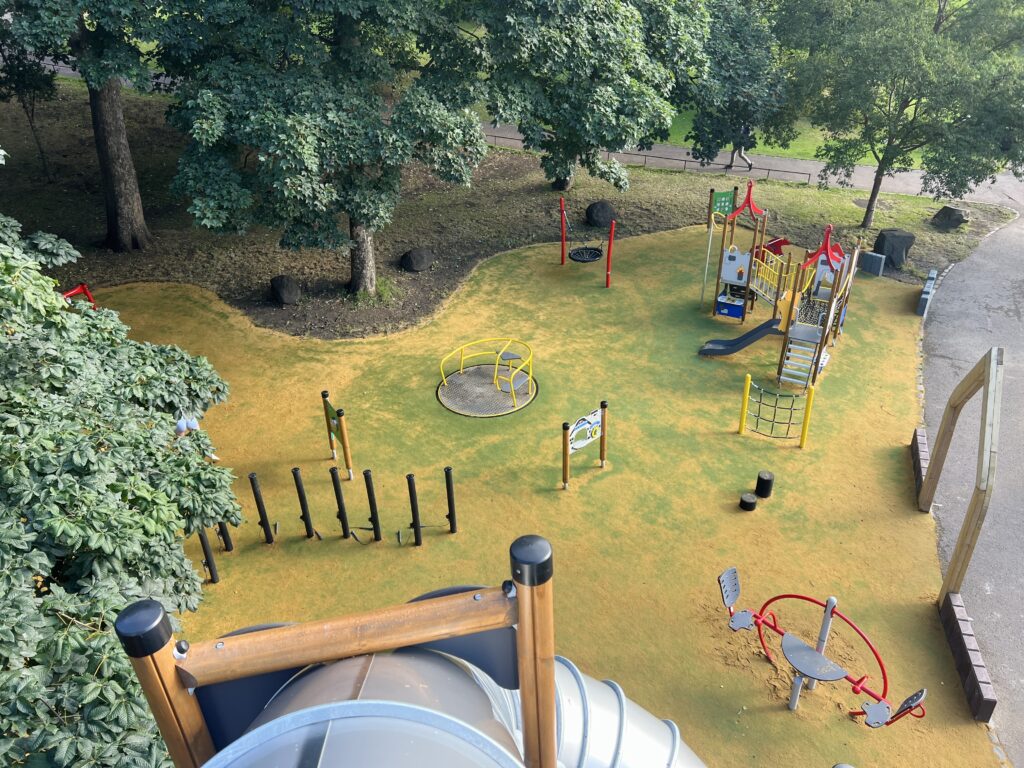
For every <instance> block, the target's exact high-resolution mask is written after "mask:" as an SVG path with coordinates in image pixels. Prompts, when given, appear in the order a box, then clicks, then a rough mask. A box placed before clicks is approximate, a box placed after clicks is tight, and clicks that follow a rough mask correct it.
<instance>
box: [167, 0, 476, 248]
mask: <svg viewBox="0 0 1024 768" xmlns="http://www.w3.org/2000/svg"><path fill="white" fill-rule="evenodd" d="M220 10H221V11H222V13H221V14H220V15H215V16H210V17H203V18H202V19H201V20H197V18H196V17H194V16H191V15H189V14H185V13H183V14H181V15H180V16H175V17H172V19H171V24H170V27H171V28H173V29H174V30H176V32H175V35H176V37H175V40H180V39H183V38H188V39H189V40H193V41H196V40H203V41H205V42H206V45H205V46H203V47H199V46H197V45H195V44H193V45H190V46H189V45H186V46H185V47H184V48H182V47H177V46H176V47H172V46H170V45H166V46H165V48H164V49H163V58H164V61H165V63H166V65H167V66H168V68H169V69H170V70H171V71H172V72H174V73H175V74H178V75H179V76H182V77H183V78H184V84H183V86H182V88H181V92H180V96H181V101H180V103H179V105H178V106H177V108H176V109H175V110H173V114H172V119H173V121H174V122H175V124H176V125H178V126H179V127H181V128H182V129H183V130H184V131H185V132H187V133H188V134H189V135H190V137H191V139H192V141H191V143H190V145H189V147H188V149H187V151H186V152H185V154H184V156H183V157H182V159H181V163H180V172H179V175H178V178H177V180H176V188H177V190H178V191H180V192H181V193H183V194H185V195H187V196H188V197H189V198H191V201H192V202H191V205H190V208H189V210H190V212H191V213H192V214H193V215H194V216H195V217H196V219H197V221H198V222H199V223H200V224H202V225H204V226H208V227H211V228H213V229H222V230H235V231H238V230H243V229H245V228H247V227H249V226H251V225H252V224H254V223H261V224H266V225H269V226H274V227H280V228H282V229H283V235H282V242H283V244H285V245H290V246H303V245H316V246H321V247H328V248H334V247H338V246H341V245H345V244H347V243H348V236H347V233H346V232H345V231H343V230H342V229H341V228H340V224H341V223H342V222H341V220H340V219H339V217H340V215H341V214H347V215H348V216H349V218H350V219H351V220H353V221H355V222H358V223H359V224H361V225H363V226H364V227H366V228H367V229H369V230H371V231H372V230H377V229H380V228H381V227H383V226H384V225H386V224H387V223H388V222H389V221H390V220H391V215H392V213H393V211H394V208H395V205H396V204H397V202H398V198H399V185H400V181H401V171H402V168H403V167H405V166H406V165H408V164H409V163H411V162H414V161H417V162H420V163H422V164H423V165H424V166H426V167H427V168H428V169H429V170H430V171H432V172H433V173H434V174H435V175H437V176H438V177H439V178H441V179H444V180H446V181H450V182H454V183H461V184H468V183H469V180H470V176H471V174H472V170H473V168H474V166H475V165H476V164H477V163H478V162H479V160H480V159H481V158H482V157H483V155H484V152H485V144H484V141H483V137H482V135H481V133H480V130H479V125H478V123H477V120H476V116H475V114H474V113H473V111H472V110H471V106H472V105H473V104H474V103H475V102H476V101H477V100H478V99H479V98H480V95H481V93H482V91H481V86H480V85H479V84H478V82H477V79H478V72H479V70H480V68H481V67H482V65H483V60H482V57H481V56H482V52H481V50H480V46H479V44H478V42H477V41H476V39H475V38H473V37H472V36H469V35H467V34H466V33H464V32H462V31H461V30H460V29H459V25H458V22H459V17H458V15H457V11H458V8H457V7H456V6H455V5H451V4H442V5H437V4H431V3H427V4H424V3H419V2H415V1H414V0H399V1H397V2H388V3H375V4H367V3H363V2H341V1H340V0H335V1H334V2H326V3H325V2H319V1H316V2H314V1H312V0H310V1H309V2H299V3H288V4H286V5H284V6H281V7H280V8H278V7H276V6H274V5H273V4H271V6H268V7H267V8H265V9H263V12H261V13H258V14H253V13H252V9H251V7H250V6H249V4H247V3H236V4H230V3H225V4H223V5H222V6H221V8H220Z"/></svg>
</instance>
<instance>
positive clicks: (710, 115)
mask: <svg viewBox="0 0 1024 768" xmlns="http://www.w3.org/2000/svg"><path fill="white" fill-rule="evenodd" d="M709 10H710V14H711V30H712V34H711V36H710V38H709V39H708V41H707V43H706V45H705V48H706V50H707V55H708V59H709V61H710V65H709V67H708V71H707V73H706V74H705V76H704V77H702V78H701V79H699V80H698V81H697V82H696V83H695V84H694V85H693V87H692V88H691V89H690V90H689V93H688V94H687V95H688V98H689V101H690V102H691V103H692V104H693V105H694V109H695V114H694V117H693V125H692V127H691V129H690V131H689V132H688V133H687V135H686V139H687V140H688V141H690V142H692V150H691V151H692V154H693V156H694V157H695V158H697V159H698V160H703V161H712V160H714V159H715V157H716V156H717V155H718V153H719V152H720V151H721V150H722V149H723V148H724V149H730V148H731V147H733V146H737V147H743V148H744V149H753V148H754V147H755V146H757V135H758V133H759V132H760V133H763V134H764V135H765V138H766V139H767V140H768V141H769V142H771V143H774V144H780V145H783V146H788V144H789V142H790V141H791V140H792V139H793V138H795V136H796V131H795V128H794V122H795V118H796V114H795V113H794V112H793V111H792V110H790V109H788V108H787V106H788V105H787V104H786V95H785V81H784V73H783V71H782V68H781V62H780V54H779V51H778V46H777V43H776V40H775V36H774V34H773V33H772V29H771V23H770V18H769V8H768V7H767V6H766V5H765V4H764V3H762V2H753V3H751V2H747V1H746V0H710V2H709ZM744 128H746V129H747V130H746V131H745V130H744Z"/></svg>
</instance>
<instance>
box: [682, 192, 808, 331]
mask: <svg viewBox="0 0 1024 768" xmlns="http://www.w3.org/2000/svg"><path fill="white" fill-rule="evenodd" d="M735 192H736V191H735V190H733V200H735ZM727 202H728V193H721V192H720V193H718V195H717V197H716V194H715V192H714V190H711V194H710V196H709V202H708V209H709V214H708V261H710V256H711V244H712V241H713V239H714V231H715V230H716V229H717V228H718V227H716V218H720V219H721V226H720V231H721V233H722V236H721V242H720V248H719V258H718V273H717V276H716V278H715V293H714V297H715V298H714V306H713V307H712V312H711V314H712V316H716V317H731V318H735V319H738V320H739V321H740V322H741V323H742V322H744V321H745V320H746V319H747V314H748V313H749V311H750V309H752V308H753V303H754V301H755V300H756V299H757V298H761V299H762V300H764V301H768V302H771V305H772V319H774V318H775V317H777V316H778V313H779V308H780V305H781V303H782V302H783V301H784V300H785V298H786V296H787V295H788V294H789V292H790V291H792V290H793V289H794V288H796V287H797V285H796V275H797V270H796V268H795V266H794V263H793V259H792V257H791V256H786V255H784V251H783V248H784V247H785V246H787V245H790V244H791V243H790V242H789V241H788V240H785V239H782V238H776V239H775V240H772V241H771V242H765V238H766V236H767V234H766V233H767V230H768V212H767V211H766V210H764V209H763V208H760V207H758V205H757V203H755V202H754V182H753V180H750V181H748V182H747V191H746V194H745V195H744V197H743V201H742V202H741V203H740V204H739V205H737V206H735V207H734V208H733V209H732V210H731V211H730V212H728V213H724V214H723V213H722V212H721V211H722V210H723V206H724V205H726V204H727ZM743 214H747V216H748V218H749V219H750V222H751V224H752V225H753V231H752V234H751V241H750V247H749V249H748V250H746V251H744V250H741V249H740V247H739V245H737V241H736V231H737V228H738V226H739V223H740V219H741V217H742V216H743ZM706 281H707V262H705V282H706ZM703 294H704V289H703V287H702V288H701V303H702V304H703Z"/></svg>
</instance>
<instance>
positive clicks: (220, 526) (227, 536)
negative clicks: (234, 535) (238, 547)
mask: <svg viewBox="0 0 1024 768" xmlns="http://www.w3.org/2000/svg"><path fill="white" fill-rule="evenodd" d="M217 535H218V536H220V542H221V544H223V545H224V551H225V552H231V551H233V550H234V548H235V544H234V542H233V541H231V531H230V530H228V524H227V523H225V522H223V521H221V522H219V523H217Z"/></svg>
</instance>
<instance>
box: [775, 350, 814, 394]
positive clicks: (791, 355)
mask: <svg viewBox="0 0 1024 768" xmlns="http://www.w3.org/2000/svg"><path fill="white" fill-rule="evenodd" d="M816 350H817V345H816V344H813V343H812V342H809V341H802V340H800V339H793V338H791V339H790V340H789V344H787V345H786V357H785V360H784V362H783V364H782V373H781V374H780V375H779V381H780V382H782V381H785V382H788V383H790V384H796V385H798V386H801V387H805V388H806V387H807V385H808V384H810V383H811V368H812V366H813V365H814V353H815V351H816Z"/></svg>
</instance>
